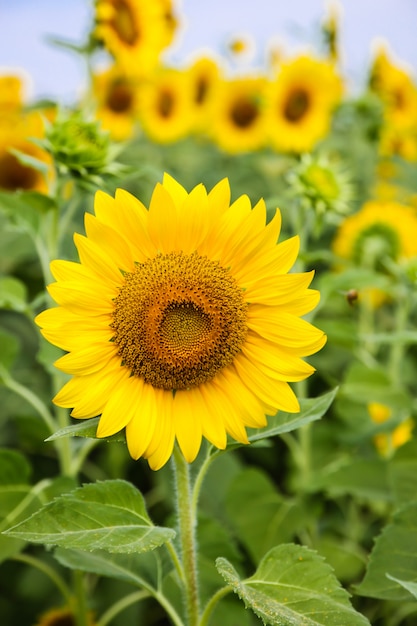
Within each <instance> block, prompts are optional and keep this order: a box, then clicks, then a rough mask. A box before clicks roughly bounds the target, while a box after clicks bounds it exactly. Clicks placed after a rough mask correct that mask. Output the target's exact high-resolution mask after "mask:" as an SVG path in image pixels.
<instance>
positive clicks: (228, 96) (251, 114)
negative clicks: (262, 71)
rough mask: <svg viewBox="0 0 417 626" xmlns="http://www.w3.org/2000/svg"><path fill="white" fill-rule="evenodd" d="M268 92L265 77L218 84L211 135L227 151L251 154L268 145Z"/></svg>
mask: <svg viewBox="0 0 417 626" xmlns="http://www.w3.org/2000/svg"><path fill="white" fill-rule="evenodd" d="M264 92H265V80H264V79H263V78H258V77H256V78H249V77H248V78H235V79H233V80H220V81H218V83H217V86H216V90H215V92H214V93H213V100H212V102H213V105H212V107H211V112H210V115H211V120H210V121H211V124H210V133H211V136H212V138H213V139H214V141H215V142H216V143H217V145H218V146H220V148H222V149H223V150H224V151H225V152H230V153H238V152H249V151H251V150H257V149H259V148H261V147H262V146H263V145H264V144H265V136H266V131H265V115H264V97H265V94H264Z"/></svg>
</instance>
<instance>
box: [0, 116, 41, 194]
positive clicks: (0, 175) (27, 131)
mask: <svg viewBox="0 0 417 626" xmlns="http://www.w3.org/2000/svg"><path fill="white" fill-rule="evenodd" d="M44 134H45V129H44V124H43V120H42V117H41V115H40V113H39V112H37V111H34V112H31V113H16V114H14V115H9V116H5V117H2V118H0V189H4V190H6V191H16V190H24V191H42V192H47V190H48V182H50V178H51V176H52V159H51V157H50V156H49V155H48V153H47V152H46V151H45V150H42V148H40V147H38V146H37V145H35V143H33V142H32V141H31V140H30V139H31V138H34V139H41V138H43V137H44ZM13 150H16V151H17V152H21V153H23V154H24V155H26V157H28V162H27V163H22V161H20V160H19V158H18V157H17V156H16V155H15V154H13ZM30 159H34V162H33V164H34V165H35V163H36V162H37V163H38V164H39V166H40V167H41V168H42V169H44V170H45V172H44V173H42V172H41V169H38V168H35V167H32V166H31V164H29V161H30ZM42 164H43V165H44V167H42ZM45 174H46V176H45Z"/></svg>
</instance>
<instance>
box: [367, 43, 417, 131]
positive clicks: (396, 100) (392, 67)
mask: <svg viewBox="0 0 417 626" xmlns="http://www.w3.org/2000/svg"><path fill="white" fill-rule="evenodd" d="M370 86H371V88H372V89H373V90H374V91H375V92H376V93H377V94H378V95H379V96H380V98H381V99H382V102H383V104H384V113H385V118H386V122H387V123H388V124H389V125H390V126H394V127H395V128H398V129H409V128H411V127H414V128H416V126H417V87H416V85H415V84H414V81H413V79H412V77H411V75H410V74H409V73H408V72H407V71H406V70H404V69H402V68H401V67H400V66H398V65H396V64H395V63H393V62H392V60H391V59H390V58H389V54H388V52H387V50H386V48H385V47H381V48H380V49H379V50H378V52H377V54H376V57H375V59H374V63H373V67H372V70H371V79H370Z"/></svg>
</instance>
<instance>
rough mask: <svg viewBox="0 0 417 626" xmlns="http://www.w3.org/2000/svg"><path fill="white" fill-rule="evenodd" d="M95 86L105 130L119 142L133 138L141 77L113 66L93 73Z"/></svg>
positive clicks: (97, 111) (99, 117) (98, 116)
mask: <svg viewBox="0 0 417 626" xmlns="http://www.w3.org/2000/svg"><path fill="white" fill-rule="evenodd" d="M93 89H94V94H95V97H96V101H97V110H96V117H97V118H98V119H99V120H100V122H101V127H102V128H103V130H108V131H109V133H110V136H111V137H112V138H113V139H114V140H115V141H123V140H125V139H129V138H130V137H132V135H133V133H134V129H135V124H136V121H137V116H138V99H139V96H138V94H139V86H138V83H137V79H135V78H134V77H132V76H129V75H126V74H125V73H124V72H121V71H120V69H119V68H118V67H117V66H113V67H111V68H110V69H108V70H106V71H105V72H102V73H101V74H96V75H95V76H93Z"/></svg>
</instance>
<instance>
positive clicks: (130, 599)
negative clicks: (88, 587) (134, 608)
mask: <svg viewBox="0 0 417 626" xmlns="http://www.w3.org/2000/svg"><path fill="white" fill-rule="evenodd" d="M149 597H151V594H150V593H149V591H145V590H144V589H142V590H141V591H134V592H133V593H130V594H129V595H128V596H125V597H124V598H121V599H120V600H119V601H118V602H115V603H114V604H113V606H111V607H110V608H109V609H108V610H107V611H106V612H105V613H104V614H103V615H102V616H101V618H100V619H99V620H98V622H97V626H107V624H110V622H111V621H112V620H113V619H114V618H115V617H116V616H117V615H118V614H119V613H121V612H122V611H124V610H125V609H127V608H128V607H129V606H130V605H131V604H135V603H136V602H140V601H141V600H145V599H146V598H149Z"/></svg>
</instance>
